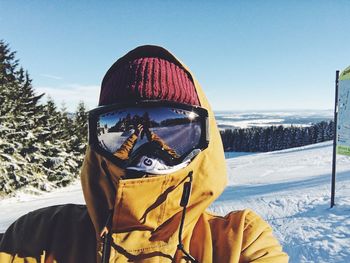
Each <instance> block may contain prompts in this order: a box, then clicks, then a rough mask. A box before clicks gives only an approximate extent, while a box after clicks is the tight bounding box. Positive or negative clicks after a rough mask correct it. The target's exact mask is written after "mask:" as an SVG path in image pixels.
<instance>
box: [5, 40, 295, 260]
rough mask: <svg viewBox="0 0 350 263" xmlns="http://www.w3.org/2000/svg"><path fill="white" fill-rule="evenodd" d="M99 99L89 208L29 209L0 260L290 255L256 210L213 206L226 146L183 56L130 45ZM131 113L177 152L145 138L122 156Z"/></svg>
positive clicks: (89, 158) (88, 168)
mask: <svg viewBox="0 0 350 263" xmlns="http://www.w3.org/2000/svg"><path fill="white" fill-rule="evenodd" d="M99 105H100V107H99V108H97V109H96V110H93V111H91V112H90V117H89V147H88V149H87V152H86V156H85V161H84V164H83V167H82V171H81V182H82V188H83V192H84V197H85V201H86V207H85V206H77V205H65V206H55V207H48V208H44V209H40V210H37V211H34V212H31V213H29V214H27V215H25V216H23V217H21V218H20V219H19V220H17V221H16V222H15V223H14V224H13V225H11V226H10V228H9V229H8V230H7V232H6V233H5V235H4V237H3V239H2V241H1V244H0V262H1V263H5V262H101V261H103V262H201V263H202V262H232V263H234V262H288V256H287V255H286V254H285V253H284V252H282V248H281V246H280V244H279V243H278V241H277V240H276V238H275V237H274V236H273V233H272V229H271V227H270V226H269V225H268V224H267V223H266V222H265V221H264V220H262V219H261V218H260V217H259V216H257V215H256V214H255V213H254V212H252V211H250V210H243V211H235V212H231V213H229V214H228V215H226V216H224V217H222V216H217V215H213V214H211V213H209V212H207V211H206V209H207V208H208V206H209V205H210V204H211V203H212V202H213V201H214V200H215V199H216V198H217V197H218V196H219V195H220V194H221V193H222V191H223V190H224V188H225V185H226V164H225V159H224V153H223V148H222V143H221V138H220V134H219V131H218V129H217V126H216V123H215V119H214V114H213V112H212V110H211V108H210V106H209V103H208V101H207V99H206V97H205V95H204V93H203V91H202V89H201V88H200V86H199V84H198V82H197V81H196V79H195V78H194V77H193V75H192V74H191V73H190V71H189V70H188V69H187V68H186V66H184V65H183V64H182V63H181V62H180V61H179V60H178V59H177V58H175V57H174V56H173V55H172V54H170V53H169V52H168V51H167V50H165V49H163V48H161V47H157V46H142V47H138V48H136V49H134V50H132V51H131V52H129V53H128V54H126V55H125V56H124V57H122V58H120V59H119V60H118V61H117V62H115V63H114V64H113V65H112V67H111V68H110V69H109V70H108V72H107V73H106V75H105V77H104V79H103V82H102V87H101V93H100V101H99ZM130 116H133V118H134V119H135V120H140V119H142V116H147V118H148V119H149V127H147V129H149V130H150V131H152V133H154V134H156V135H157V136H158V137H160V138H162V141H164V143H165V144H166V145H168V146H169V147H171V149H173V150H174V151H176V153H177V155H176V156H174V155H171V154H169V151H167V150H166V149H165V148H164V147H162V146H161V145H160V144H159V143H152V142H150V141H148V140H146V139H140V140H138V141H137V143H135V145H134V144H133V146H132V147H133V150H132V154H130V156H129V157H130V158H127V160H125V158H124V160H123V158H120V156H119V157H118V154H117V155H115V154H114V153H115V152H116V151H117V150H118V149H120V147H121V145H122V143H123V142H124V141H125V139H127V138H128V137H127V135H129V134H126V135H125V133H127V132H126V131H125V130H126V128H125V127H127V124H128V123H127V122H126V120H127V119H128V118H129V117H130ZM129 136H130V135H129ZM130 174H131V175H132V176H130Z"/></svg>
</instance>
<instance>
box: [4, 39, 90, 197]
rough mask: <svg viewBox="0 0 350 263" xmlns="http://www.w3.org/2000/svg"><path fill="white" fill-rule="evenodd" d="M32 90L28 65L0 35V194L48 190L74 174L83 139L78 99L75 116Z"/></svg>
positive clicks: (84, 121) (81, 107)
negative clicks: (16, 56)
mask: <svg viewBox="0 0 350 263" xmlns="http://www.w3.org/2000/svg"><path fill="white" fill-rule="evenodd" d="M43 96H44V94H36V93H35V91H34V89H33V86H32V80H31V79H30V77H29V74H28V72H27V71H25V70H24V69H23V68H22V67H20V66H19V61H18V60H17V59H16V58H15V52H12V51H11V50H10V48H9V46H8V44H6V43H5V42H4V41H0V196H1V195H7V194H11V193H13V192H14V191H15V190H17V189H20V188H23V187H26V189H27V190H28V191H37V190H38V189H39V190H44V191H48V190H51V189H52V188H55V187H58V186H65V185H67V184H68V183H69V182H71V181H72V180H74V179H75V178H77V176H78V175H79V169H80V166H81V164H82V161H83V154H84V152H85V147H86V140H87V113H86V109H85V105H84V103H83V102H81V103H79V105H78V106H77V110H76V112H75V113H74V116H73V117H71V116H69V114H68V112H67V109H66V108H65V107H64V106H63V107H61V108H60V109H58V108H57V106H56V105H55V103H54V101H53V100H52V99H51V98H49V99H48V100H47V102H46V103H40V102H39V100H40V99H42V97H43Z"/></svg>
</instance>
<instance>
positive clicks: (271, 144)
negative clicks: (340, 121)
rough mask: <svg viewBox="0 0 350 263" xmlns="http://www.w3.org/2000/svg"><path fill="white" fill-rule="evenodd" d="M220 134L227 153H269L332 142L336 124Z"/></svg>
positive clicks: (279, 127)
mask: <svg viewBox="0 0 350 263" xmlns="http://www.w3.org/2000/svg"><path fill="white" fill-rule="evenodd" d="M220 133H221V138H222V142H223V145H224V150H225V151H226V152H269V151H277V150H283V149H288V148H292V147H298V146H304V145H309V144H313V143H318V142H324V141H328V140H332V139H333V136H334V122H333V121H322V122H319V123H316V124H313V125H311V126H309V127H298V126H290V127H283V126H282V125H280V126H270V127H266V128H265V127H252V128H245V129H226V130H224V131H221V132H220Z"/></svg>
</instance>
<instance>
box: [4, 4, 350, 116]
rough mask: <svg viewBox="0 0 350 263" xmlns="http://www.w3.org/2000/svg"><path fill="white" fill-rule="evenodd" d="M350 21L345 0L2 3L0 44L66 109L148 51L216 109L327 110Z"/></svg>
mask: <svg viewBox="0 0 350 263" xmlns="http://www.w3.org/2000/svg"><path fill="white" fill-rule="evenodd" d="M349 14H350V2H349V1H341V0H339V1H322V0H319V1H296V0H295V1H269V0H267V1H194V0H192V1H169V0H163V1H15V0H12V1H4V0H0V25H1V26H0V39H3V40H5V41H6V42H8V43H9V44H10V46H11V48H12V49H13V50H16V51H17V58H19V59H20V63H21V65H22V66H23V67H24V68H25V69H27V70H28V71H29V73H30V75H31V77H32V78H33V85H34V88H35V89H36V90H37V91H38V92H46V93H47V94H50V95H51V96H52V97H53V98H54V99H55V100H56V101H57V103H58V104H61V103H62V101H65V104H66V106H67V107H68V109H69V110H74V109H75V108H76V105H77V103H78V101H79V100H83V101H85V102H86V104H87V105H88V107H89V108H90V109H91V108H93V107H95V106H96V104H97V101H98V94H99V86H100V83H101V80H102V78H103V75H104V73H105V72H106V71H107V70H108V68H109V67H110V66H111V65H112V64H113V63H114V61H115V60H116V59H117V58H119V57H120V56H122V55H124V54H125V53H126V52H128V51H129V50H131V49H133V48H135V47H136V46H139V45H143V44H156V45H161V46H164V47H165V48H167V49H169V50H170V51H171V52H173V53H174V54H175V55H176V56H177V57H179V58H180V59H181V60H182V61H184V62H185V64H187V65H188V66H189V67H190V69H191V70H192V72H193V73H194V74H195V76H196V77H197V79H198V80H199V82H200V83H201V85H202V87H203V89H204V91H205V92H206V95H207V96H208V98H209V101H210V102H211V104H212V107H213V108H214V109H215V110H277V109H331V108H333V105H334V78H335V70H337V69H340V70H341V69H344V68H345V67H347V66H349V65H350V52H349V43H350V34H349V32H348V29H349V26H350V15H349Z"/></svg>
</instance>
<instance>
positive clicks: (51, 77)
mask: <svg viewBox="0 0 350 263" xmlns="http://www.w3.org/2000/svg"><path fill="white" fill-rule="evenodd" d="M40 76H42V77H45V78H49V79H55V80H62V79H63V78H62V77H59V76H56V75H51V74H40Z"/></svg>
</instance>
